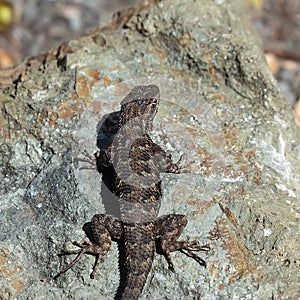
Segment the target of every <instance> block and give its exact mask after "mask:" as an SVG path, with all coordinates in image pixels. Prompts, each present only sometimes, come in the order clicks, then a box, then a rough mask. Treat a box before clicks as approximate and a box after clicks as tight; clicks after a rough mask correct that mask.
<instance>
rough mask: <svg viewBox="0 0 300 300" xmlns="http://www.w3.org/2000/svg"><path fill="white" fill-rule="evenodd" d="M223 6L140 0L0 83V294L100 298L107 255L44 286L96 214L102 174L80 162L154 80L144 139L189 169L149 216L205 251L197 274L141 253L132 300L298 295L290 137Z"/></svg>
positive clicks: (277, 100)
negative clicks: (172, 223) (101, 131)
mask: <svg viewBox="0 0 300 300" xmlns="http://www.w3.org/2000/svg"><path fill="white" fill-rule="evenodd" d="M238 2H239V1H238V0H236V1H234V0H231V1H230V0H228V1H225V0H218V1H217V0H215V1H212V0H204V1H201V5H200V4H199V2H198V1H192V0H187V1H179V0H177V1H176V0H175V1H153V3H151V2H148V3H144V4H142V5H140V6H138V7H135V8H132V9H128V10H126V11H123V12H122V13H120V14H118V15H116V16H115V19H114V20H113V21H112V23H111V24H108V25H107V26H106V27H105V28H95V30H94V31H92V33H91V34H90V35H89V36H86V37H83V38H81V39H78V40H73V41H70V42H67V43H65V44H64V45H62V46H61V47H60V48H59V49H57V50H53V51H51V52H49V53H48V54H46V55H41V56H40V57H36V58H31V59H27V60H26V61H25V62H23V63H22V64H20V65H19V66H16V67H15V68H13V69H10V70H2V71H1V73H0V78H1V86H0V88H1V117H0V127H1V162H0V163H1V178H0V186H1V199H0V201H1V202H0V203H1V206H0V211H1V214H0V228H1V229H0V242H1V243H0V271H1V282H0V298H1V299H100V298H101V299H113V297H114V294H115V292H116V289H117V287H118V284H119V282H118V280H119V271H118V254H117V246H116V245H114V246H113V247H112V250H111V251H110V252H109V253H108V254H107V255H106V257H105V258H104V261H103V262H102V264H101V266H100V270H101V271H100V272H99V273H98V275H97V276H96V278H95V279H94V280H92V279H90V278H89V273H90V268H91V267H92V264H93V258H92V257H89V256H86V257H84V258H83V259H82V260H81V261H80V262H79V263H78V264H77V265H76V266H75V267H73V268H72V270H70V271H68V272H67V273H66V274H64V275H63V276H61V277H60V278H59V279H58V280H56V281H54V280H53V279H52V277H53V276H54V275H55V274H57V272H58V271H59V270H60V269H61V268H62V266H65V265H66V263H67V262H68V261H70V257H66V258H59V257H57V255H56V254H57V253H59V252H61V250H62V249H63V248H64V247H65V248H68V249H70V248H72V247H73V246H72V245H71V243H70V241H73V240H77V241H80V240H85V239H86V235H85V232H84V231H83V230H82V227H83V225H84V224H85V223H86V222H89V221H90V219H91V217H92V215H94V214H95V213H103V212H104V205H103V203H104V202H105V199H101V197H100V187H101V185H100V183H101V176H100V175H99V174H98V173H97V172H96V170H94V169H80V167H84V166H87V163H86V162H82V161H81V160H80V159H82V158H85V155H84V154H83V152H84V151H87V152H88V153H90V154H92V153H93V152H94V151H95V150H96V149H97V146H96V135H97V128H99V126H100V125H99V124H100V123H99V122H101V120H102V118H103V117H104V116H105V115H106V114H108V113H111V112H114V111H117V110H118V109H119V103H120V101H121V100H122V98H123V97H124V96H125V95H126V94H127V92H128V90H129V89H131V88H132V87H133V86H134V85H136V84H139V83H142V84H146V83H151V84H152V83H153V84H157V85H158V86H159V87H160V89H161V98H162V101H161V104H160V107H159V111H158V115H157V117H156V119H155V130H154V132H153V136H152V137H153V139H154V140H155V141H156V142H157V143H159V144H160V145H162V146H163V148H165V149H169V151H170V152H171V153H173V156H174V160H175V161H176V157H177V158H179V157H180V155H181V154H182V153H183V154H184V162H183V164H187V165H188V164H189V163H191V162H192V163H191V164H190V165H189V166H188V171H189V172H188V173H184V174H181V175H166V176H164V179H163V190H164V199H163V204H162V208H161V215H163V214H167V213H174V212H176V213H184V214H186V215H187V217H188V220H189V223H188V226H187V228H186V230H185V231H184V233H183V235H184V236H186V237H188V238H192V239H194V238H199V239H200V240H201V242H203V243H206V242H209V243H210V245H211V247H212V250H211V252H210V253H209V254H208V255H207V257H203V258H205V259H206V260H207V262H208V267H207V269H204V268H200V267H199V265H198V264H197V263H195V262H194V261H193V260H191V259H189V258H187V257H185V256H184V255H182V254H181V253H175V254H173V255H172V257H173V259H174V264H175V268H176V271H177V273H176V274H173V273H171V272H169V271H168V269H167V264H166V262H165V261H164V259H163V258H162V257H160V256H159V255H157V256H156V259H155V262H154V265H153V268H152V272H151V274H150V276H149V278H148V283H147V285H146V288H145V290H144V293H143V296H142V299H183V298H184V299H200V298H201V299H297V298H299V296H300V287H299V282H300V278H299V276H300V275H299V274H300V261H299V253H300V249H299V248H300V246H299V241H300V230H299V217H300V211H299V200H298V199H299V196H300V191H299V187H300V185H299V174H300V173H299V166H300V161H299V160H300V159H299V158H300V147H299V143H300V135H299V129H298V130H297V128H296V126H295V125H294V124H293V114H292V111H291V109H290V107H289V106H288V105H287V103H286V101H285V99H284V98H283V97H282V96H281V95H280V93H279V91H278V88H277V86H276V83H275V81H274V79H273V78H272V76H271V75H270V72H269V71H268V69H267V66H266V64H265V61H264V57H263V54H262V52H261V49H260V47H259V46H258V41H257V38H256V35H255V33H254V32H253V31H252V28H251V26H250V25H249V23H248V21H247V18H246V17H245V16H244V15H243V10H242V9H241V8H240V7H239V5H238Z"/></svg>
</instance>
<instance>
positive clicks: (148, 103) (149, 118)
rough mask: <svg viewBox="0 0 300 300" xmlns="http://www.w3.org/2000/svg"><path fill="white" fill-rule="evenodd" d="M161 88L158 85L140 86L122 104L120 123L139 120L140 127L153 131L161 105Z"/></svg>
mask: <svg viewBox="0 0 300 300" xmlns="http://www.w3.org/2000/svg"><path fill="white" fill-rule="evenodd" d="M159 97H160V95H159V88H158V87H157V86H156V85H138V86H135V87H134V88H133V89H132V90H131V91H130V93H129V94H128V95H127V96H126V97H125V98H124V99H123V101H122V102H121V114H120V122H121V124H122V125H124V124H125V123H127V122H128V121H129V120H133V119H134V118H139V121H140V126H141V127H142V128H144V129H145V130H146V131H148V130H151V127H152V122H153V119H154V117H155V115H156V112H157V108H158V104H159Z"/></svg>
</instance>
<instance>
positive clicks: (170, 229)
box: [154, 214, 210, 272]
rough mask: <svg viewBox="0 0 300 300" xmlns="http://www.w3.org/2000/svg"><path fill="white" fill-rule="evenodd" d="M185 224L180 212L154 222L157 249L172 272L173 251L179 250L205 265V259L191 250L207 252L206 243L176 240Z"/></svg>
mask: <svg viewBox="0 0 300 300" xmlns="http://www.w3.org/2000/svg"><path fill="white" fill-rule="evenodd" d="M186 224H187V219H186V216H185V215H180V214H170V215H167V216H162V217H160V218H158V219H157V220H155V222H154V225H155V230H156V231H155V233H156V241H157V247H158V250H159V251H160V252H161V254H163V255H164V257H165V258H166V260H167V262H168V266H169V269H170V270H171V271H172V272H175V269H174V265H173V263H172V259H171V255H170V253H171V252H173V251H180V252H182V253H184V254H185V255H187V256H188V257H191V258H193V259H195V260H196V261H197V262H198V263H199V264H200V265H202V266H204V267H206V262H205V260H203V259H202V258H201V257H199V256H198V255H196V254H195V253H194V252H193V251H202V252H208V251H209V250H210V248H209V246H208V245H203V246H200V245H199V244H198V242H197V241H191V242H190V241H188V240H181V241H178V238H179V236H180V235H181V233H182V231H183V230H184V228H185V226H186Z"/></svg>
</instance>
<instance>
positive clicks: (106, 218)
mask: <svg viewBox="0 0 300 300" xmlns="http://www.w3.org/2000/svg"><path fill="white" fill-rule="evenodd" d="M91 230H92V237H93V243H90V242H87V241H85V242H83V243H78V242H73V244H74V245H76V246H77V247H79V249H77V250H66V251H63V252H62V253H60V254H59V256H63V255H70V254H77V256H76V257H75V258H74V260H73V261H72V262H71V263H70V264H69V265H67V266H66V267H65V268H64V269H62V270H61V271H60V272H59V273H58V274H57V275H56V276H55V277H54V279H56V278H57V277H59V276H60V275H61V274H63V273H65V272H67V271H68V270H69V269H71V268H72V267H73V266H74V265H75V264H76V263H77V262H78V261H79V260H80V259H81V257H82V256H83V254H91V255H94V256H95V257H96V259H95V264H94V267H93V271H92V273H91V275H90V277H91V278H94V277H95V273H96V271H97V268H98V266H99V263H100V262H101V260H102V258H103V256H104V255H105V254H106V253H107V252H108V251H109V249H110V246H111V242H112V239H116V240H118V239H120V238H121V236H122V233H123V230H122V223H121V221H119V220H118V219H116V218H115V217H113V216H110V215H104V214H99V215H94V216H93V218H92V220H91Z"/></svg>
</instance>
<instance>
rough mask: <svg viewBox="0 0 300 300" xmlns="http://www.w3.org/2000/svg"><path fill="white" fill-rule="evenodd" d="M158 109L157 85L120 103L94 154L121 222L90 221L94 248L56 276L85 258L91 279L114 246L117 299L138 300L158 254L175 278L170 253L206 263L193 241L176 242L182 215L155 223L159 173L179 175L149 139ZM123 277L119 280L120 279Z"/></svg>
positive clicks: (86, 247) (82, 247) (108, 218)
mask: <svg viewBox="0 0 300 300" xmlns="http://www.w3.org/2000/svg"><path fill="white" fill-rule="evenodd" d="M158 104H159V89H158V87H157V86H155V85H149V86H136V87H135V88H133V89H132V90H131V92H130V93H129V94H128V95H127V96H126V97H125V98H124V100H123V101H122V102H121V112H120V116H119V119H118V128H117V129H118V130H117V132H116V134H115V136H114V140H113V141H112V143H111V145H109V146H108V147H106V148H105V149H101V151H98V152H97V153H96V162H97V169H98V171H99V172H100V173H102V176H103V177H102V179H103V183H104V184H105V186H106V188H107V189H108V190H109V191H110V192H111V193H112V195H113V197H115V199H116V202H117V204H118V209H119V216H118V217H116V216H112V215H105V214H98V215H95V216H94V217H93V218H92V221H91V229H92V234H93V239H94V243H88V242H84V243H83V244H79V243H77V242H74V244H75V245H76V246H78V247H79V249H78V250H74V251H65V252H63V253H62V254H61V255H65V254H77V256H76V258H75V259H74V260H73V262H72V263H71V264H69V265H68V266H67V267H66V268H65V269H63V270H62V271H60V273H59V274H58V275H57V276H56V277H58V276H60V275H61V274H63V273H64V272H66V271H67V270H68V269H70V268H71V267H72V266H73V265H74V264H75V263H76V262H77V261H79V259H80V258H81V257H82V255H83V254H84V253H87V254H93V255H95V256H96V261H95V265H94V268H93V272H92V274H91V278H94V276H95V272H96V270H97V267H98V265H99V262H100V261H101V259H102V257H103V256H104V255H105V254H106V253H107V252H108V250H109V248H110V246H111V242H112V240H116V241H119V242H121V243H122V244H123V245H124V248H125V259H124V266H123V268H124V272H123V273H124V275H123V277H124V282H121V284H120V287H119V289H118V291H117V294H116V296H115V298H116V299H138V297H139V296H140V294H141V293H142V291H143V288H144V285H145V283H146V280H147V277H148V274H149V272H150V270H151V266H152V262H153V259H154V255H155V249H156V248H157V249H158V251H159V253H160V254H163V255H164V256H165V258H166V260H167V262H168V265H169V269H170V270H171V271H173V272H174V266H173V263H172V260H171V256H170V253H171V252H173V251H181V252H183V253H185V254H186V255H188V256H189V257H192V258H194V259H195V260H196V261H197V262H198V263H199V264H201V265H202V266H206V263H205V261H204V260H203V259H202V258H200V257H199V256H197V255H196V254H194V253H193V251H203V252H207V251H208V250H209V247H208V246H207V245H205V246H199V245H198V243H197V242H196V241H192V242H188V241H186V240H183V241H177V239H178V237H179V236H180V234H181V233H182V231H183V229H184V228H185V226H186V223H187V220H186V217H185V216H184V215H179V214H171V215H167V216H162V217H160V218H157V216H158V212H159V208H160V205H161V198H162V189H161V181H160V173H161V172H169V173H180V168H179V166H178V164H175V163H173V162H172V157H171V156H170V155H167V154H166V152H165V151H164V150H163V149H162V148H161V147H160V146H158V145H157V144H155V143H154V142H153V141H152V140H151V138H150V136H149V133H150V132H151V130H152V124H153V119H154V116H155V114H156V112H157V108H158ZM121 277H122V274H121Z"/></svg>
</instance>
